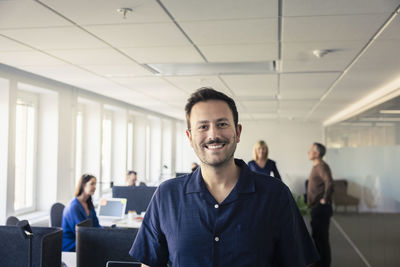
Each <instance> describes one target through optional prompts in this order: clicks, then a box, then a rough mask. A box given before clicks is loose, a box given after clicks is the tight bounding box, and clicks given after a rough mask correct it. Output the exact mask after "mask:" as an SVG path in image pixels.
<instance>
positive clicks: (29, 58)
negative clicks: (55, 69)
mask: <svg viewBox="0 0 400 267" xmlns="http://www.w3.org/2000/svg"><path fill="white" fill-rule="evenodd" d="M0 62H1V63H3V64H7V65H11V66H15V67H24V66H57V65H63V64H64V63H63V62H62V61H60V60H58V59H56V58H54V57H51V56H48V55H46V54H44V53H41V52H38V51H35V50H30V51H4V52H0Z"/></svg>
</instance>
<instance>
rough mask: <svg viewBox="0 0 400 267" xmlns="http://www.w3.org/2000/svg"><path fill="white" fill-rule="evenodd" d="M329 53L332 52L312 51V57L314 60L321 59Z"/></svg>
mask: <svg viewBox="0 0 400 267" xmlns="http://www.w3.org/2000/svg"><path fill="white" fill-rule="evenodd" d="M330 52H332V50H314V51H312V53H313V55H314V56H315V57H316V58H322V57H324V56H325V55H326V54H328V53H330Z"/></svg>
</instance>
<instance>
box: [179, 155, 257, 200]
mask: <svg viewBox="0 0 400 267" xmlns="http://www.w3.org/2000/svg"><path fill="white" fill-rule="evenodd" d="M235 164H236V165H237V166H239V167H240V175H239V180H238V182H237V184H236V186H235V187H234V189H233V190H234V191H236V193H239V194H240V193H253V192H255V181H254V173H253V172H251V171H250V169H249V167H248V166H247V164H246V163H245V162H244V161H243V160H241V159H235ZM188 176H189V177H188V179H187V182H186V188H185V194H190V193H199V192H205V191H207V187H206V184H205V183H204V180H203V176H202V175H201V168H200V167H199V168H197V169H196V170H195V171H194V172H192V173H191V174H188Z"/></svg>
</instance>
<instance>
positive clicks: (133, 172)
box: [126, 171, 137, 175]
mask: <svg viewBox="0 0 400 267" xmlns="http://www.w3.org/2000/svg"><path fill="white" fill-rule="evenodd" d="M131 174H134V175H136V174H137V173H136V172H135V171H128V173H127V174H126V175H131Z"/></svg>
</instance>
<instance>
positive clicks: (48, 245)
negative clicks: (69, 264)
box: [0, 226, 62, 267]
mask: <svg viewBox="0 0 400 267" xmlns="http://www.w3.org/2000/svg"><path fill="white" fill-rule="evenodd" d="M32 233H33V240H32V266H40V267H54V266H60V265H61V250H62V229H61V228H58V227H32ZM0 240H1V242H0V266H7V267H21V266H28V261H29V258H28V248H29V240H28V239H24V237H23V236H22V234H21V229H20V228H19V227H18V226H0Z"/></svg>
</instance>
